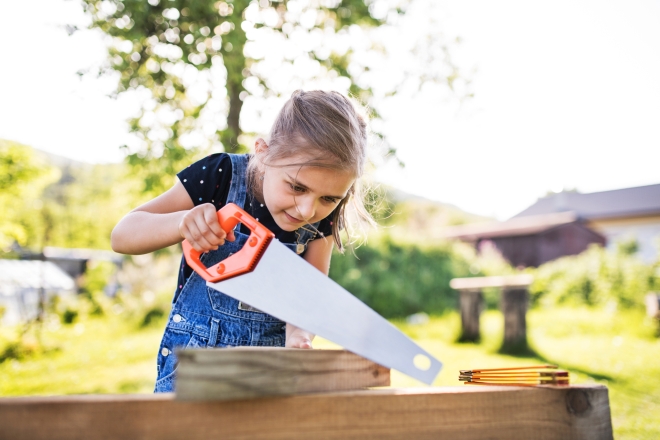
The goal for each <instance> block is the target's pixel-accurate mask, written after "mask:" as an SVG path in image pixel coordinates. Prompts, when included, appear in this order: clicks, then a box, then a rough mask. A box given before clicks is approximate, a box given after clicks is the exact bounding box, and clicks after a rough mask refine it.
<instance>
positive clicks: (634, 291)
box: [530, 246, 660, 308]
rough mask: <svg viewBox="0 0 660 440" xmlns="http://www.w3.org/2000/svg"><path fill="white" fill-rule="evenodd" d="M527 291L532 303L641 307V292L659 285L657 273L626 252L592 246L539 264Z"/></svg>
mask: <svg viewBox="0 0 660 440" xmlns="http://www.w3.org/2000/svg"><path fill="white" fill-rule="evenodd" d="M533 273H534V278H535V279H534V282H533V284H532V285H531V286H530V294H531V297H532V301H533V302H534V303H544V304H570V305H589V306H602V305H605V304H608V303H614V304H616V305H618V306H620V307H622V308H641V307H643V304H644V295H646V294H647V293H648V292H649V291H651V290H654V289H656V288H658V287H660V276H658V272H657V270H656V268H654V266H652V265H648V264H644V263H643V262H642V261H640V260H639V259H637V258H636V257H635V256H634V255H631V254H630V253H629V252H623V251H621V250H620V251H618V252H612V251H609V250H606V249H603V248H601V247H599V246H592V247H590V248H589V249H587V250H586V251H585V252H583V253H581V254H580V255H575V256H570V257H563V258H559V259H557V260H554V261H551V262H548V263H546V264H543V265H541V266H540V267H538V268H537V269H536V270H534V271H533Z"/></svg>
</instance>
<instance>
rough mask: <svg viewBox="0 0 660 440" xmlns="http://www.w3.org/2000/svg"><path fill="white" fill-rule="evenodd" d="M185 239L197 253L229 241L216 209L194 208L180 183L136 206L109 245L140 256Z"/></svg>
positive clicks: (205, 205) (209, 205)
mask: <svg viewBox="0 0 660 440" xmlns="http://www.w3.org/2000/svg"><path fill="white" fill-rule="evenodd" d="M184 238H185V239H187V240H188V241H189V242H190V244H192V246H193V247H194V248H195V249H196V250H198V251H200V252H204V251H208V250H215V249H217V248H218V246H222V245H223V244H224V242H225V238H227V239H228V240H230V241H232V239H233V238H234V237H233V232H232V233H230V234H229V237H227V234H226V233H225V231H223V230H222V228H221V227H220V223H219V222H218V217H217V214H216V210H215V207H214V206H213V205H212V204H210V203H205V204H202V205H198V206H195V205H194V203H193V202H192V200H191V199H190V196H189V195H188V192H187V191H186V189H185V188H184V187H183V184H182V183H181V182H179V181H177V182H176V183H175V184H174V186H173V187H172V188H170V189H169V190H168V191H166V192H164V193H163V194H161V195H159V196H158V197H156V198H155V199H153V200H150V201H148V202H147V203H145V204H143V205H141V206H138V207H137V208H135V209H134V210H133V211H131V212H129V213H128V214H126V215H125V216H124V218H122V219H121V220H120V221H119V223H117V226H115V228H114V229H113V230H112V236H111V243H112V249H113V250H114V251H115V252H119V253H122V254H131V255H139V254H146V253H148V252H153V251H155V250H158V249H162V248H165V247H168V246H171V245H173V244H176V243H179V242H181V241H182V240H183V239H184Z"/></svg>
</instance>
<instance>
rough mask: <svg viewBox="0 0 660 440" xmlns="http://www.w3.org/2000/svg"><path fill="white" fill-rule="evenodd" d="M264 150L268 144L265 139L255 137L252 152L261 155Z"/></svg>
mask: <svg viewBox="0 0 660 440" xmlns="http://www.w3.org/2000/svg"><path fill="white" fill-rule="evenodd" d="M266 150H268V144H267V143H266V141H265V140H263V139H262V138H259V139H257V140H256V141H254V152H255V153H256V154H257V155H259V156H261V155H263V154H265V153H266Z"/></svg>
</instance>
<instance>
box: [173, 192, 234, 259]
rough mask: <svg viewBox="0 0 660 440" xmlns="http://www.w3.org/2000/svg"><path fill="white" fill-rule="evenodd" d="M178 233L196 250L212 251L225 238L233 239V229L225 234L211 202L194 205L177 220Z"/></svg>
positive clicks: (221, 243)
mask: <svg viewBox="0 0 660 440" xmlns="http://www.w3.org/2000/svg"><path fill="white" fill-rule="evenodd" d="M179 233H180V234H181V236H182V237H183V238H185V239H186V240H188V242H189V243H190V245H191V246H192V247H193V248H194V249H195V250H196V251H198V252H207V251H214V250H216V249H218V246H222V245H223V244H225V240H229V241H234V240H235V239H236V238H235V237H234V231H229V234H227V233H226V232H225V231H224V230H223V229H222V227H221V226H220V222H219V221H218V215H217V213H216V210H215V206H213V205H212V204H211V203H204V204H203V205H198V206H195V207H194V208H193V209H191V210H190V211H188V212H187V213H186V214H185V215H184V216H183V218H182V219H181V221H180V222H179Z"/></svg>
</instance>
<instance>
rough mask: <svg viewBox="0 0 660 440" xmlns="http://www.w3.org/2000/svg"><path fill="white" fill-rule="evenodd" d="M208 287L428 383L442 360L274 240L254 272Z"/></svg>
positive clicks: (430, 382)
mask: <svg viewBox="0 0 660 440" xmlns="http://www.w3.org/2000/svg"><path fill="white" fill-rule="evenodd" d="M206 284H207V286H208V287H211V288H213V289H215V290H218V291H220V292H222V293H224V294H226V295H229V296H231V297H232V298H234V299H237V300H239V301H242V302H243V303H246V304H249V305H250V306H252V307H255V308H257V309H259V310H261V311H263V312H265V313H268V314H270V315H273V316H275V317H276V318H278V319H281V320H282V321H285V322H288V323H290V324H292V325H295V326H296V327H300V328H302V329H304V330H306V331H308V332H310V333H313V334H315V335H318V336H321V337H323V338H325V339H328V340H329V341H332V342H334V343H336V344H338V345H340V346H342V347H344V348H345V349H347V350H349V351H352V352H353V353H355V354H358V355H360V356H362V357H364V358H366V359H369V360H371V361H373V362H376V363H378V364H380V365H382V366H384V367H387V368H392V369H395V370H398V371H400V372H402V373H404V374H406V375H408V376H411V377H413V378H415V379H417V380H419V381H421V382H424V383H426V384H429V385H430V384H432V383H433V380H434V379H435V377H436V376H437V375H438V373H439V372H440V369H441V368H442V363H441V362H440V361H438V360H437V359H435V358H434V357H433V356H431V355H430V354H429V353H428V352H427V351H425V350H424V349H422V348H421V347H420V346H419V345H417V344H416V343H415V342H414V341H412V340H411V339H410V338H409V337H407V336H406V335H405V334H403V333H402V332H401V331H400V330H399V329H397V328H396V327H395V326H394V325H392V324H391V323H390V322H388V321H387V320H386V319H384V318H383V317H381V316H380V315H379V314H378V313H376V312H375V311H373V310H372V309H371V308H369V307H368V306H367V305H366V304H364V303H363V302H362V301H360V300H359V299H357V298H356V297H355V296H353V295H352V294H351V293H350V292H348V291H347V290H345V289H344V288H343V287H341V286H340V285H339V284H337V283H336V282H334V281H333V280H331V279H330V278H328V277H327V276H326V275H324V274H323V273H321V272H320V271H319V270H317V269H316V268H315V267H314V266H312V265H311V264H309V263H308V262H306V261H305V260H303V259H302V258H300V257H299V256H297V255H296V254H294V253H293V252H291V251H290V250H289V249H288V248H287V247H286V246H284V245H283V244H282V243H280V242H279V241H276V240H273V241H272V242H271V243H270V244H269V245H268V247H267V249H266V251H265V252H264V254H263V256H262V257H261V259H260V260H259V263H258V264H257V266H256V268H255V269H254V271H252V272H249V273H246V274H243V275H240V276H237V277H234V278H230V279H227V280H223V281H220V282H217V283H212V282H207V283H206Z"/></svg>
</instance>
